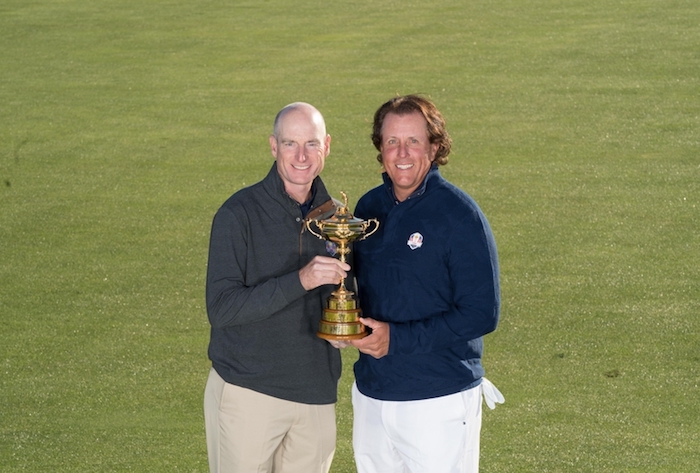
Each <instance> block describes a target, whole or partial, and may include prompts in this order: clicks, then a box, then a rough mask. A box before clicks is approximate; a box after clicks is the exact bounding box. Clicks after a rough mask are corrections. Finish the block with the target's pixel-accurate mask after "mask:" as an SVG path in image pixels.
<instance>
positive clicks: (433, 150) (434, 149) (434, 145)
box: [430, 143, 440, 163]
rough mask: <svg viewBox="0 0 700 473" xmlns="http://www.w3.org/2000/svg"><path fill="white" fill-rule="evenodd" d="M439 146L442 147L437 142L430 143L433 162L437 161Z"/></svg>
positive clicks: (431, 160)
mask: <svg viewBox="0 0 700 473" xmlns="http://www.w3.org/2000/svg"><path fill="white" fill-rule="evenodd" d="M439 148H440V145H439V144H437V143H432V144H431V145H430V162H431V163H434V162H435V155H436V154H437V151H438V149H439Z"/></svg>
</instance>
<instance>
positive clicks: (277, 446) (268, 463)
mask: <svg viewBox="0 0 700 473" xmlns="http://www.w3.org/2000/svg"><path fill="white" fill-rule="evenodd" d="M204 419H205V426H206V433H207V452H208V456H209V469H210V471H211V473H327V472H328V470H330V466H331V461H332V460H333V454H334V453H335V435H336V434H335V404H324V405H311V404H301V403H298V402H291V401H285V400H282V399H277V398H274V397H271V396H267V395H265V394H261V393H258V392H255V391H252V390H250V389H246V388H241V387H239V386H235V385H232V384H229V383H226V382H225V381H224V380H223V379H221V377H220V376H219V375H218V374H217V373H216V371H215V370H214V369H212V370H211V372H210V373H209V379H208V381H207V386H206V389H205V391H204Z"/></svg>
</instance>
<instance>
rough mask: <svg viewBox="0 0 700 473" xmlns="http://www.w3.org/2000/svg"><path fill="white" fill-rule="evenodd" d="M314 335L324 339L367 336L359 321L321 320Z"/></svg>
mask: <svg viewBox="0 0 700 473" xmlns="http://www.w3.org/2000/svg"><path fill="white" fill-rule="evenodd" d="M316 335H318V337H319V338H323V339H324V340H359V339H360V338H365V337H366V336H367V330H366V328H365V326H364V325H362V324H361V323H360V322H357V323H354V324H347V323H346V324H338V323H333V322H326V321H324V320H322V321H321V323H320V325H319V327H318V332H316Z"/></svg>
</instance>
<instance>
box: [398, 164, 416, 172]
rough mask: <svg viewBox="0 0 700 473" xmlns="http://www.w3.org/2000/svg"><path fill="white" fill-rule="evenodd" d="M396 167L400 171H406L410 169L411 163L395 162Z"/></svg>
mask: <svg viewBox="0 0 700 473" xmlns="http://www.w3.org/2000/svg"><path fill="white" fill-rule="evenodd" d="M396 167H397V168H399V169H400V170H402V171H406V170H408V169H411V168H412V167H413V164H397V165H396Z"/></svg>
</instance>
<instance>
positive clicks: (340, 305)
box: [306, 192, 379, 340]
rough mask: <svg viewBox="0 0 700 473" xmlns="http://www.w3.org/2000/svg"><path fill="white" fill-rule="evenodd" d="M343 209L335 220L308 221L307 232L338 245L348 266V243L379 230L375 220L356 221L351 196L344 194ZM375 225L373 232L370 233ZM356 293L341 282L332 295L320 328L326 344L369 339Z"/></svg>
mask: <svg viewBox="0 0 700 473" xmlns="http://www.w3.org/2000/svg"><path fill="white" fill-rule="evenodd" d="M341 194H342V196H343V206H342V207H340V208H339V209H338V210H336V211H335V214H333V217H331V218H328V219H326V220H321V221H318V220H307V221H306V228H308V230H309V231H310V232H311V233H312V234H313V235H315V236H316V237H317V238H320V239H321V240H329V241H332V242H334V243H336V244H337V245H338V251H337V252H338V254H339V255H340V261H342V262H343V263H345V257H346V256H347V254H348V253H350V247H349V246H348V244H349V243H351V242H353V241H355V240H357V241H360V240H364V239H365V238H367V237H368V236H370V235H371V234H373V233H374V232H376V231H377V229H378V228H379V221H378V220H377V219H376V218H372V219H369V220H361V219H359V218H355V217H353V215H352V214H351V213H350V212H349V211H348V196H347V195H345V193H344V192H341ZM312 223H313V224H314V225H315V226H316V228H317V229H318V230H319V233H316V232H315V231H313V229H312V228H311V224H312ZM372 224H374V228H373V229H372V231H369V232H368V231H367V229H368V228H369V227H370V226H371V225H372ZM354 295H355V293H354V292H352V291H348V290H347V289H346V288H345V278H343V279H341V280H340V287H338V289H336V290H335V291H333V292H332V293H331V296H330V297H329V298H328V300H327V301H326V308H325V309H323V318H322V319H321V323H320V324H319V327H318V333H317V335H318V336H319V337H321V338H323V339H326V340H356V339H359V338H363V337H365V336H367V330H366V328H365V326H364V325H362V324H361V323H360V320H359V318H360V317H361V316H362V310H361V309H360V308H359V307H358V306H357V300H356V299H355V298H354V297H353V296H354Z"/></svg>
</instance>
